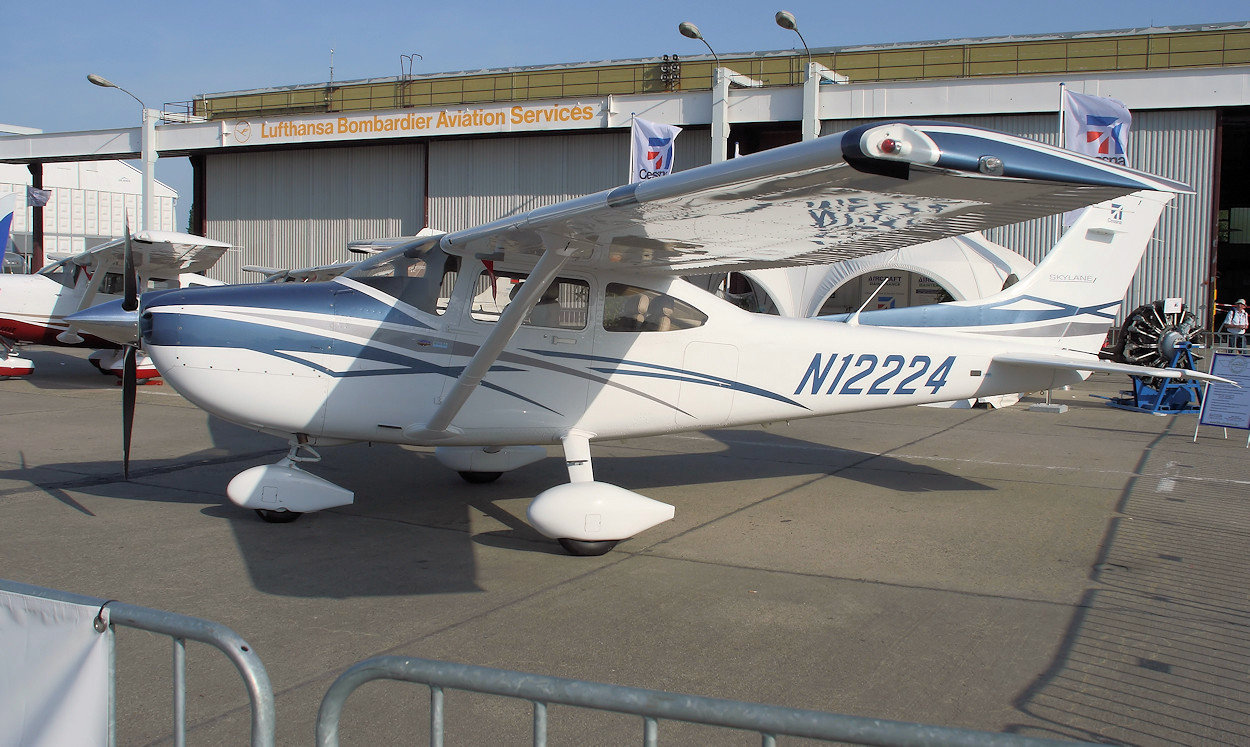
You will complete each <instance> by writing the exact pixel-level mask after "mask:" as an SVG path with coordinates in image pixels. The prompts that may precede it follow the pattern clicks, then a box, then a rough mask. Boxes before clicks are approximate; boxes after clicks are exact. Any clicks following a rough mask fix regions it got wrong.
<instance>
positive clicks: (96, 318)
mask: <svg viewBox="0 0 1250 747" xmlns="http://www.w3.org/2000/svg"><path fill="white" fill-rule="evenodd" d="M65 321H67V322H69V323H70V324H71V325H73V327H74V328H75V329H79V330H82V331H83V332H87V333H90V334H93V335H95V336H96V337H100V338H102V339H105V340H108V341H109V342H115V343H117V344H118V345H138V344H139V312H138V311H137V310H136V311H126V310H125V309H123V308H122V302H121V301H109V302H108V303H102V304H100V305H99V306H92V307H91V308H89V309H83V310H82V311H79V312H78V313H76V314H70V315H69V316H67V317H65Z"/></svg>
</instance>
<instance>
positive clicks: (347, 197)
mask: <svg viewBox="0 0 1250 747" xmlns="http://www.w3.org/2000/svg"><path fill="white" fill-rule="evenodd" d="M425 158H426V146H425V145H424V144H411V143H410V144H399V145H394V144H386V145H370V146H367V147H363V146H360V147H348V148H315V149H302V150H275V151H252V152H247V153H227V154H223V155H212V156H209V157H208V158H206V159H205V165H204V168H205V203H206V215H207V216H208V220H207V235H208V237H209V238H211V239H217V240H219V241H228V242H230V243H231V244H234V245H235V246H237V247H241V248H242V251H238V252H229V253H228V254H227V256H226V257H224V258H223V259H222V260H221V261H220V262H218V263H217V265H216V267H214V268H213V270H212V271H211V272H210V275H211V276H212V277H215V278H218V279H221V280H224V281H226V282H228V283H248V282H256V281H258V280H260V279H261V276H259V275H255V274H252V273H244V272H243V271H242V269H241V268H242V265H245V264H250V265H260V266H263V267H278V268H298V267H314V266H317V265H323V264H331V263H334V262H344V261H348V260H351V259H358V257H356V256H355V255H351V254H349V253H348V252H347V242H349V241H353V240H356V239H372V238H378V237H380V236H404V235H411V234H414V233H416V232H417V231H419V230H420V229H421V227H422V226H423V225H424V223H425V221H424V217H425V216H424V214H423V211H424V205H425V199H424V198H425V194H424V190H425V186H424V185H425Z"/></svg>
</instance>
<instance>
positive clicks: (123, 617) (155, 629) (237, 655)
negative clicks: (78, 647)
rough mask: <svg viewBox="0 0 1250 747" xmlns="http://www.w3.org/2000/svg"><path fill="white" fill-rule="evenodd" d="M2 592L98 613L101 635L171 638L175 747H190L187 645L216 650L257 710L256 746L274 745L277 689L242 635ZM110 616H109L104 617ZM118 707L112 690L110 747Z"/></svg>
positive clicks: (75, 597) (72, 600)
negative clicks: (123, 630) (142, 633)
mask: <svg viewBox="0 0 1250 747" xmlns="http://www.w3.org/2000/svg"><path fill="white" fill-rule="evenodd" d="M0 591H6V592H9V593H12V594H20V595H24V596H28V597H36V598H41V599H48V600H52V601H56V602H64V603H67V604H76V605H80V606H84V607H96V608H99V610H100V612H99V613H97V615H96V623H95V624H96V630H97V632H100V633H104V632H105V631H106V630H108V631H111V630H112V629H113V628H115V627H117V626H119V625H121V626H125V627H128V628H135V629H137V630H146V631H148V632H151V633H157V634H161V635H167V636H169V637H170V638H171V639H172V642H173V682H174V694H173V712H174V713H173V719H174V744H176V745H178V746H179V747H182V746H183V745H185V744H186V742H187V724H186V715H187V711H186V703H187V678H186V642H187V641H188V640H191V641H199V642H201V643H207V644H208V645H210V646H214V647H216V648H217V649H218V650H220V651H221V652H222V653H224V654H225V655H226V657H227V658H228V659H230V661H231V663H233V664H234V666H235V668H236V669H237V670H238V671H239V675H240V676H242V678H243V683H244V685H245V686H246V688H247V694H248V698H249V699H250V701H251V708H252V745H253V747H271V745H273V743H274V733H275V717H274V703H273V688H272V687H271V686H270V684H269V674H268V673H267V672H266V671H265V666H264V665H263V664H261V661H260V657H259V656H257V655H256V652H255V651H253V650H252V647H251V646H249V645H248V644H247V641H245V640H243V639H242V638H241V637H239V635H238V634H237V633H235V632H234V631H233V630H231V629H230V628H227V627H226V626H224V625H221V624H219V623H215V622H212V621H210V620H203V619H200V618H198V617H189V616H187V615H179V614H177V613H174V612H164V611H162V610H156V609H152V608H150V607H140V606H139V605H135V604H126V603H125V602H118V601H114V600H105V599H98V598H95V597H88V596H83V595H80V594H70V593H68V592H64V591H57V590H55V589H45V588H43V587H39V586H31V585H29V584H22V583H18V582H16V581H6V580H4V579H0ZM106 610H107V615H106V614H105V612H106ZM108 674H109V687H110V688H113V687H115V686H116V670H115V667H114V660H113V654H112V645H111V642H110V652H109V672H108ZM113 702H114V699H113V696H112V690H111V689H110V692H109V703H110V718H109V732H110V733H109V744H116V742H117V740H116V730H115V727H116V715H115V714H113V713H111V704H112V703H113Z"/></svg>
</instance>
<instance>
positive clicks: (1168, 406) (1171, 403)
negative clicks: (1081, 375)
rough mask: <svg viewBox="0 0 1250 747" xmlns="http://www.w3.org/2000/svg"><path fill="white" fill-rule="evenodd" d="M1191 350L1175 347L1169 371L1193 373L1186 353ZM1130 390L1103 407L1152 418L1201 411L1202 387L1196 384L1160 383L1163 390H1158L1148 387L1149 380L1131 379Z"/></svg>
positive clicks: (1181, 345)
mask: <svg viewBox="0 0 1250 747" xmlns="http://www.w3.org/2000/svg"><path fill="white" fill-rule="evenodd" d="M1193 347H1194V346H1193V345H1191V344H1189V343H1187V342H1178V343H1176V351H1175V352H1174V353H1173V354H1172V361H1171V364H1170V366H1171V367H1172V368H1187V369H1189V370H1191V371H1192V370H1194V358H1193V355H1192V354H1191V353H1190V350H1191V349H1192V348H1193ZM1131 378H1132V379H1133V388H1132V390H1125V391H1122V392H1120V394H1121V395H1122V396H1121V397H1118V398H1115V399H1108V400H1107V404H1108V405H1109V406H1111V407H1118V408H1120V409H1121V410H1134V411H1136V412H1148V413H1150V414H1152V415H1166V414H1168V413H1173V412H1197V411H1198V410H1200V409H1201V408H1202V386H1201V385H1200V384H1199V383H1198V382H1196V381H1182V380H1179V379H1162V380H1161V381H1162V382H1163V386H1162V387H1160V388H1159V389H1156V388H1154V387H1153V386H1150V384H1149V383H1148V382H1149V381H1150V379H1149V378H1147V377H1143V376H1133V377H1131Z"/></svg>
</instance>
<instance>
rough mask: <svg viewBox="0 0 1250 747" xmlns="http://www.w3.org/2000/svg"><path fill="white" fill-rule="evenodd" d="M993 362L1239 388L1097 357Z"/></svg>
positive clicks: (1020, 356) (1039, 356) (1180, 371)
mask: <svg viewBox="0 0 1250 747" xmlns="http://www.w3.org/2000/svg"><path fill="white" fill-rule="evenodd" d="M993 362H994V363H1004V364H1008V365H1013V366H1038V367H1041V368H1059V369H1064V370H1067V371H1099V372H1101V373H1122V374H1128V375H1129V376H1152V377H1158V378H1162V379H1195V380H1198V381H1215V382H1219V383H1221V384H1232V385H1234V386H1238V384H1237V382H1235V381H1233V380H1231V379H1226V378H1224V377H1223V376H1215V375H1213V374H1209V373H1204V372H1202V371H1193V370H1190V369H1188V368H1155V367H1153V366H1134V365H1131V364H1128V363H1113V362H1111V361H1104V360H1099V359H1097V358H1071V357H1069V356H1066V355H1047V354H1045V353H1001V354H998V355H995V356H994V359H993Z"/></svg>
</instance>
